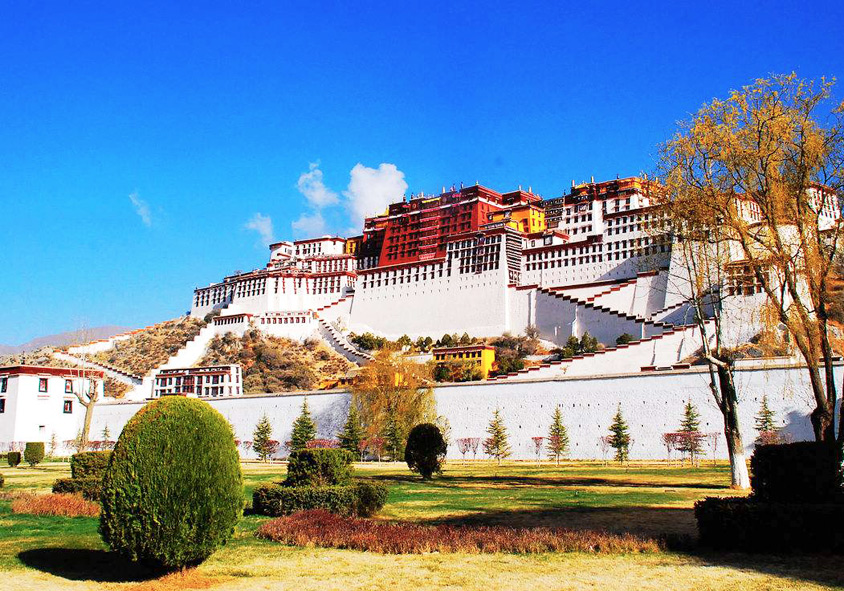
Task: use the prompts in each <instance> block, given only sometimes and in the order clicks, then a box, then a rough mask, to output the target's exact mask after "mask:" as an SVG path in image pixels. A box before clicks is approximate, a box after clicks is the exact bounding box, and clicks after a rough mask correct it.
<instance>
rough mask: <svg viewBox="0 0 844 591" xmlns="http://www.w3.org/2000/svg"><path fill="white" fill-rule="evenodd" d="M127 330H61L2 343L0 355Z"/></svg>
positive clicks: (108, 327) (103, 337)
mask: <svg viewBox="0 0 844 591" xmlns="http://www.w3.org/2000/svg"><path fill="white" fill-rule="evenodd" d="M127 330H129V329H128V328H126V327H124V326H113V325H108V326H95V327H94V328H86V329H84V330H73V331H69V332H60V333H58V334H51V335H46V336H43V337H36V338H34V339H32V340H31V341H28V342H26V343H23V344H22V345H0V355H18V354H20V353H30V352H33V351H37V350H38V349H41V348H43V347H67V346H68V345H73V344H75V343H82V342H86V341H93V340H96V339H107V338H109V337H113V336H114V335H116V334H120V333H122V332H126V331H127Z"/></svg>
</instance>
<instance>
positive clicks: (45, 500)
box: [12, 493, 100, 517]
mask: <svg viewBox="0 0 844 591" xmlns="http://www.w3.org/2000/svg"><path fill="white" fill-rule="evenodd" d="M12 513H27V514H29V515H59V516H62V517H97V516H98V515H99V514H100V505H99V504H98V503H94V502H93V501H87V500H85V499H83V498H82V497H81V496H79V495H61V494H46V495H34V494H30V493H20V494H17V495H15V496H14V498H13V499H12Z"/></svg>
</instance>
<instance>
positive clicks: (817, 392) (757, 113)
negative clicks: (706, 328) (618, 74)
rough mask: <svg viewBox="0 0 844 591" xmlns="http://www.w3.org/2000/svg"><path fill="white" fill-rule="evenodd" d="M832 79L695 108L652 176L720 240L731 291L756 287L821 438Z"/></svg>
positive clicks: (832, 216) (842, 146) (835, 238)
mask: <svg viewBox="0 0 844 591" xmlns="http://www.w3.org/2000/svg"><path fill="white" fill-rule="evenodd" d="M833 84H834V82H831V81H827V80H824V79H821V81H820V82H815V81H807V80H802V79H799V78H798V77H797V76H796V75H795V74H790V75H777V76H772V77H770V78H767V79H759V80H756V81H755V82H754V83H753V84H751V85H749V86H746V87H744V88H742V89H741V90H737V91H733V92H731V93H730V95H729V97H728V98H726V99H723V100H721V99H716V100H713V101H712V102H711V103H708V104H705V105H704V106H703V107H702V108H701V109H700V110H699V111H698V112H697V113H696V114H695V115H694V116H693V117H692V118H691V120H689V121H687V122H684V123H681V124H680V129H679V131H678V132H677V133H676V134H675V136H674V137H673V138H671V139H670V140H669V141H668V142H667V143H666V144H665V145H664V146H663V149H662V153H661V164H660V169H661V170H660V173H659V176H660V180H661V181H663V184H664V186H665V189H666V193H665V195H666V197H667V200H668V201H669V202H670V203H672V204H673V206H674V207H676V208H678V210H682V211H683V212H685V215H686V216H687V217H688V219H689V220H692V222H693V224H695V225H696V226H698V227H701V228H702V227H706V228H707V229H709V230H717V231H718V232H719V233H721V234H722V235H723V236H724V238H725V239H726V240H727V241H728V242H729V246H730V248H731V249H732V250H733V257H732V260H733V263H732V265H733V268H732V274H733V276H732V289H733V290H734V292H736V295H738V292H742V295H749V294H750V293H753V292H755V291H758V293H759V294H764V296H765V299H766V301H767V306H768V307H769V310H770V312H771V314H770V315H769V316H768V318H767V319H765V318H762V319H761V320H763V321H764V320H767V322H768V324H769V325H770V324H771V323H775V324H781V325H782V326H784V327H785V329H786V330H787V331H788V333H789V334H790V336H791V337H792V340H793V342H794V345H795V347H796V348H797V350H798V351H799V352H800V355H801V356H802V358H803V360H804V362H805V363H806V366H807V369H808V372H809V378H810V383H811V388H812V394H813V396H814V400H815V409H814V411H813V412H812V415H811V420H812V426H813V429H814V432H815V437H816V438H817V439H818V440H826V441H834V440H835V435H834V431H835V429H834V408H835V404H836V400H837V388H836V385H835V382H834V379H833V362H832V358H833V350H832V346H831V342H830V330H829V329H830V327H829V307H830V305H831V302H832V299H833V295H834V294H833V293H832V287H831V286H832V283H833V280H834V278H835V261H836V256H837V251H838V246H839V242H840V240H841V233H842V224H841V219H840V208H841V204H840V201H839V197H840V195H841V191H842V188H844V185H842V177H844V174H842V170H844V166H843V165H844V103H835V102H833V100H832V94H831V92H832V87H833ZM728 271H729V270H728ZM723 287H725V286H722V288H723ZM842 435H844V433H842Z"/></svg>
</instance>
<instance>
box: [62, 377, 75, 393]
mask: <svg viewBox="0 0 844 591" xmlns="http://www.w3.org/2000/svg"><path fill="white" fill-rule="evenodd" d="M64 393H65V394H73V381H72V380H65V381H64Z"/></svg>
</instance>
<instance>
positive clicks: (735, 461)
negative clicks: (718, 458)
mask: <svg viewBox="0 0 844 591" xmlns="http://www.w3.org/2000/svg"><path fill="white" fill-rule="evenodd" d="M718 385H719V386H720V389H721V414H722V415H723V417H724V436H725V437H726V439H727V453H728V454H729V457H730V485H731V486H732V487H733V488H743V489H747V488H750V476H749V475H748V473H747V461H746V459H745V455H744V444H743V442H742V439H741V426H740V424H739V417H738V396H737V395H736V386H735V382H734V381H733V368H732V367H730V366H727V367H721V366H718Z"/></svg>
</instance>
